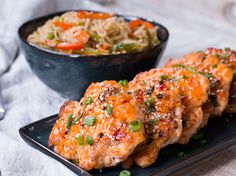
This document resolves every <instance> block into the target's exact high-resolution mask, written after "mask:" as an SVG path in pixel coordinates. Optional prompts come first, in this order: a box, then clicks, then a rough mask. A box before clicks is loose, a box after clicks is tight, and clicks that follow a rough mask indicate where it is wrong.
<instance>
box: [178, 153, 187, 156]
mask: <svg viewBox="0 0 236 176" xmlns="http://www.w3.org/2000/svg"><path fill="white" fill-rule="evenodd" d="M187 156H188V155H187V154H186V153H184V152H179V153H178V157H187Z"/></svg>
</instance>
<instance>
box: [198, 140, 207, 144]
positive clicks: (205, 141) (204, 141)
mask: <svg viewBox="0 0 236 176" xmlns="http://www.w3.org/2000/svg"><path fill="white" fill-rule="evenodd" d="M199 144H201V145H206V144H207V140H206V139H202V140H200V141H199Z"/></svg>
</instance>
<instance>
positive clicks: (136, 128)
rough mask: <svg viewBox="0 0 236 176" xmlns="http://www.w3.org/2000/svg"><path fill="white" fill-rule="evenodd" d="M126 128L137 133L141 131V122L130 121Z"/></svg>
mask: <svg viewBox="0 0 236 176" xmlns="http://www.w3.org/2000/svg"><path fill="white" fill-rule="evenodd" d="M128 127H129V130H130V131H132V132H137V131H139V130H140V129H141V122H140V121H139V120H134V121H131V122H130V123H129V126H128Z"/></svg>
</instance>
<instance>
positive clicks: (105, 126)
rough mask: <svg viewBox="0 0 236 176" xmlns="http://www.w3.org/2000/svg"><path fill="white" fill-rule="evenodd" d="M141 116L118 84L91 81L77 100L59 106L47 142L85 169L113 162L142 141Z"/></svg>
mask: <svg viewBox="0 0 236 176" xmlns="http://www.w3.org/2000/svg"><path fill="white" fill-rule="evenodd" d="M142 118H143V113H142V111H141V110H140V109H139V106H138V104H137V101H136V100H135V99H134V98H132V97H131V96H130V95H128V94H127V93H125V91H124V88H123V87H122V86H121V85H120V84H118V83H117V82H115V81H104V82H101V83H92V84H91V85H90V86H89V87H88V89H87V90H86V93H85V95H84V97H83V98H82V99H81V100H80V102H71V101H67V102H65V103H64V105H63V106H62V107H61V109H60V113H59V119H58V120H57V122H56V123H55V125H54V127H53V129H52V132H51V134H50V137H49V146H53V147H54V150H55V152H56V153H58V154H60V155H61V156H63V157H64V158H66V159H69V160H72V161H73V162H74V163H76V164H77V165H78V166H80V167H81V168H83V169H85V170H91V169H101V168H104V167H111V166H115V165H117V164H119V163H120V162H122V161H124V160H126V159H127V158H128V156H129V155H130V154H132V152H133V151H134V149H135V148H136V147H137V146H139V145H140V144H142V143H143V142H144V141H145V137H144V127H143V125H142V123H141V121H142Z"/></svg>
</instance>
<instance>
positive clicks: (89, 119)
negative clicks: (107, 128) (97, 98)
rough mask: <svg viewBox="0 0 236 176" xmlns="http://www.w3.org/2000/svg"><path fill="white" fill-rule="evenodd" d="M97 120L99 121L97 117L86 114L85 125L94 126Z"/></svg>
mask: <svg viewBox="0 0 236 176" xmlns="http://www.w3.org/2000/svg"><path fill="white" fill-rule="evenodd" d="M96 121H97V119H96V117H95V116H86V117H85V120H84V123H85V125H89V126H93V125H94V124H95V122H96Z"/></svg>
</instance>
